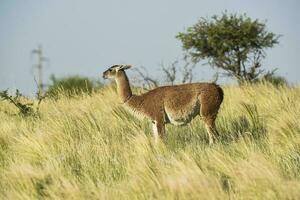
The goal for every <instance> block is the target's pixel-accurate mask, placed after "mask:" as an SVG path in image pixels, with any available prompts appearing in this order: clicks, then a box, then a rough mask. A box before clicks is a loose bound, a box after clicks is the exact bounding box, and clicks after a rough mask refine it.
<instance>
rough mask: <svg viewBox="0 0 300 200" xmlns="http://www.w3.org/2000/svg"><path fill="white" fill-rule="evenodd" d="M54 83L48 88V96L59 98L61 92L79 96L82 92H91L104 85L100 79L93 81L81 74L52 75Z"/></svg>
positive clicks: (66, 94)
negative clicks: (61, 76)
mask: <svg viewBox="0 0 300 200" xmlns="http://www.w3.org/2000/svg"><path fill="white" fill-rule="evenodd" d="M50 79H51V81H52V85H51V86H50V87H49V88H48V90H47V96H50V97H54V98H58V97H59V96H60V95H61V94H63V95H64V96H68V97H73V96H77V95H79V94H82V93H87V94H91V93H92V91H94V90H95V89H98V88H100V87H101V86H102V83H100V82H99V81H93V80H90V79H89V78H86V77H81V76H68V77H63V78H59V79H58V78H56V77H55V76H54V75H52V76H51V78H50Z"/></svg>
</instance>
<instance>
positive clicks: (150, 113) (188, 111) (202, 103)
mask: <svg viewBox="0 0 300 200" xmlns="http://www.w3.org/2000/svg"><path fill="white" fill-rule="evenodd" d="M129 67H130V66H127V65H115V66H113V67H111V68H109V69H108V70H107V71H105V72H104V73H103V77H104V78H114V79H115V80H116V83H117V89H118V94H119V97H120V100H121V101H122V103H124V105H125V106H126V107H127V108H129V110H130V111H132V112H133V113H135V114H137V115H140V116H143V117H147V118H149V119H151V120H152V123H153V129H154V130H153V131H154V136H155V139H156V141H157V139H158V138H157V135H159V136H160V137H161V138H164V137H165V124H167V123H172V124H174V125H185V124H187V123H189V122H190V121H191V120H192V119H193V118H194V117H196V116H198V115H200V116H201V117H202V118H203V121H204V123H205V125H206V129H207V132H208V135H209V143H210V144H211V143H213V141H214V140H215V139H216V138H217V137H218V135H219V134H218V131H217V130H216V127H215V120H216V117H217V114H218V110H219V108H220V105H221V103H222V101H223V90H222V89H221V88H220V87H219V86H218V85H216V84H214V83H192V84H182V85H175V86H164V87H158V88H155V89H153V90H151V91H149V92H146V93H144V94H141V95H133V94H132V92H131V89H130V85H129V81H128V78H127V76H126V73H125V71H124V69H127V68H129Z"/></svg>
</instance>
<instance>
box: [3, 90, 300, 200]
mask: <svg viewBox="0 0 300 200" xmlns="http://www.w3.org/2000/svg"><path fill="white" fill-rule="evenodd" d="M224 93H225V96H224V98H225V99H224V102H223V104H222V107H221V109H220V113H219V117H218V119H217V127H218V129H219V132H220V133H221V134H222V138H221V140H220V141H219V142H217V143H216V144H214V145H212V146H208V144H207V143H208V137H207V134H206V131H205V129H204V127H203V123H202V122H201V120H200V118H196V119H195V120H194V121H193V122H192V123H191V124H190V125H189V126H185V127H174V126H172V125H170V126H167V134H168V139H167V141H166V143H165V144H162V143H160V144H159V145H157V146H155V145H154V144H153V142H152V137H151V124H150V122H148V121H146V120H145V121H140V120H139V119H136V118H134V117H133V116H131V115H130V114H129V113H127V112H126V111H125V110H124V109H123V108H122V107H121V104H119V103H118V102H117V101H116V99H117V95H116V92H115V90H114V89H113V88H111V87H107V88H104V89H103V90H101V91H100V92H97V93H94V94H92V95H91V96H88V95H82V96H80V97H78V98H73V99H67V98H62V99H60V100H58V101H54V100H50V99H46V100H45V101H44V102H43V103H42V104H41V109H40V111H41V116H40V118H33V117H27V118H22V117H20V116H18V115H14V114H15V113H17V110H16V109H15V107H14V106H13V105H11V104H9V103H7V102H4V101H2V102H0V199H41V198H46V199H300V87H293V88H288V87H280V88H275V87H273V86H272V85H268V84H261V85H255V86H244V87H241V88H239V87H237V86H227V87H224Z"/></svg>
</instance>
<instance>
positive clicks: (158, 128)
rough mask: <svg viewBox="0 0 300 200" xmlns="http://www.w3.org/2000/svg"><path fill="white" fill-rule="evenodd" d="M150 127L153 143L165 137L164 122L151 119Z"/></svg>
mask: <svg viewBox="0 0 300 200" xmlns="http://www.w3.org/2000/svg"><path fill="white" fill-rule="evenodd" d="M152 128H153V136H154V141H155V143H158V140H159V138H161V139H165V124H164V123H163V122H162V121H152Z"/></svg>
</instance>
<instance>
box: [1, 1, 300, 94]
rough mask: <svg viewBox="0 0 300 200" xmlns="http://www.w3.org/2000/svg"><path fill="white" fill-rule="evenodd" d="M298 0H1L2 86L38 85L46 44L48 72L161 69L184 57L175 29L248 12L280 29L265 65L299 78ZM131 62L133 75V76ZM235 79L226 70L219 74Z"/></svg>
mask: <svg viewBox="0 0 300 200" xmlns="http://www.w3.org/2000/svg"><path fill="white" fill-rule="evenodd" d="M299 9H300V1H298V0H285V1H282V0H263V1H262V0H252V1H245V0H186V1H182V0H151V1H146V0H109V1H108V0H107V1H104V0H85V1H84V0H81V1H79V0H48V1H46V0H26V1H25V0H0V90H4V89H7V88H10V89H16V88H18V89H20V91H21V92H23V93H24V94H27V95H32V94H34V93H35V92H36V84H35V82H34V76H35V74H36V70H35V68H33V66H34V64H36V63H37V58H36V56H35V55H32V54H31V51H32V50H33V49H35V48H37V46H38V45H42V47H43V51H44V56H45V57H47V58H48V59H49V61H48V62H47V63H45V64H44V68H45V69H44V72H43V73H44V74H43V79H44V80H45V82H47V83H50V81H49V77H50V75H51V74H54V75H55V76H57V77H63V76H68V75H82V76H87V77H91V78H94V79H99V80H101V74H102V72H103V71H104V70H106V69H107V68H108V67H109V66H111V65H114V64H119V63H126V64H132V65H133V66H134V67H137V68H139V67H141V66H144V67H145V68H147V69H148V71H149V73H150V74H152V75H153V76H159V75H160V71H159V70H158V68H159V65H160V63H162V62H163V63H165V64H166V65H168V64H170V63H172V62H173V61H174V60H176V59H181V58H182V56H183V54H184V51H183V50H182V46H181V43H180V41H178V40H177V39H176V38H175V36H176V35H177V34H178V32H184V31H185V30H186V29H187V28H188V27H190V26H192V25H194V24H195V23H196V22H197V21H198V19H199V18H200V17H211V16H212V15H220V14H222V12H224V11H225V10H226V11H227V12H228V13H238V14H242V13H246V14H247V15H248V16H249V17H251V18H253V19H259V20H261V21H264V22H266V24H267V29H268V30H269V31H271V32H274V33H276V34H280V35H282V36H281V38H280V40H279V41H280V43H279V44H278V45H276V46H275V47H274V48H272V49H268V50H267V51H266V53H267V58H266V59H265V60H264V61H263V66H264V68H265V69H267V70H271V69H274V68H278V70H277V71H276V73H277V74H278V75H281V76H284V77H286V78H287V79H288V80H289V82H291V83H293V84H299V83H300V78H299V77H300V76H299V74H300V66H299V56H300V23H299V21H300V12H299ZM132 71H133V70H131V71H130V70H129V76H130V77H132V76H134V74H133V72H132ZM215 72H216V71H215V70H212V69H211V68H210V67H209V66H203V65H201V64H199V65H197V68H196V71H195V77H196V79H197V81H207V80H211V79H212V76H213V74H214V73H215ZM221 81H223V82H224V83H226V82H230V79H228V78H226V79H223V80H221Z"/></svg>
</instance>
